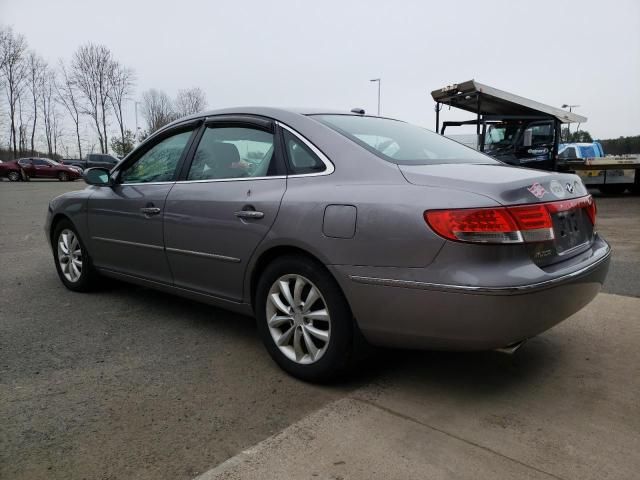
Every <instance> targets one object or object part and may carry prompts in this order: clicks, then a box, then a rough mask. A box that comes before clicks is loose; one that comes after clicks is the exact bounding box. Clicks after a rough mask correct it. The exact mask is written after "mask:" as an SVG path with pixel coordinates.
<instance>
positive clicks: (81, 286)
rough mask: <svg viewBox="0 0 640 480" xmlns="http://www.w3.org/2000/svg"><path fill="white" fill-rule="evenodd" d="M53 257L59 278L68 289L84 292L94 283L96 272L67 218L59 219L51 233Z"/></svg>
mask: <svg viewBox="0 0 640 480" xmlns="http://www.w3.org/2000/svg"><path fill="white" fill-rule="evenodd" d="M52 241H53V258H54V260H55V263H56V270H57V272H58V276H59V277H60V280H61V281H62V283H63V284H64V286H65V287H67V288H68V289H69V290H73V291H75V292H86V291H88V290H90V289H91V288H92V287H93V286H94V284H95V276H96V273H95V271H94V269H93V265H92V264H91V258H90V257H89V254H88V253H87V249H86V248H85V246H84V243H83V242H82V240H81V239H80V236H79V235H78V232H77V231H76V229H75V227H74V226H73V225H72V224H71V222H69V221H68V220H62V221H60V222H59V223H58V224H57V225H56V227H55V230H54V233H53V238H52Z"/></svg>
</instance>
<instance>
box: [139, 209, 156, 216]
mask: <svg viewBox="0 0 640 480" xmlns="http://www.w3.org/2000/svg"><path fill="white" fill-rule="evenodd" d="M140 211H141V212H142V213H144V214H145V215H147V216H150V215H157V214H159V213H160V209H159V208H158V207H142V208H141V209H140Z"/></svg>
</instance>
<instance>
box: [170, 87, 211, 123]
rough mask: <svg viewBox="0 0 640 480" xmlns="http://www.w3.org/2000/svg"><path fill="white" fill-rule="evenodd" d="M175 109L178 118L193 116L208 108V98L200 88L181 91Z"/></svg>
mask: <svg viewBox="0 0 640 480" xmlns="http://www.w3.org/2000/svg"><path fill="white" fill-rule="evenodd" d="M173 107H174V112H175V114H176V117H186V116H187V115H193V114H194V113H199V112H202V111H203V110H204V109H205V108H207V96H206V95H205V93H204V92H203V91H202V89H201V88H198V87H194V88H189V89H186V90H179V91H178V95H177V96H176V101H175V102H174V105H173Z"/></svg>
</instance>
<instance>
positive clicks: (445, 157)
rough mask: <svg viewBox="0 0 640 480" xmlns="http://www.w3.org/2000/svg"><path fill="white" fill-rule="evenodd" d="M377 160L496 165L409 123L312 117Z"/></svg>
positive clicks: (347, 116)
mask: <svg viewBox="0 0 640 480" xmlns="http://www.w3.org/2000/svg"><path fill="white" fill-rule="evenodd" d="M312 117H313V118H315V119H316V120H318V121H320V122H321V123H323V124H325V125H327V126H328V127H330V128H332V129H334V130H335V131H337V132H339V133H341V134H342V135H344V136H345V137H347V138H349V139H351V140H353V141H354V142H356V143H357V144H359V145H361V146H362V147H364V148H366V149H367V150H369V151H370V152H372V153H374V154H376V155H377V156H379V157H380V158H382V159H384V160H387V161H389V162H393V163H396V164H399V165H431V164H438V163H499V162H497V161H496V160H493V159H492V158H490V157H488V156H486V155H483V154H481V153H479V152H477V151H475V150H473V149H472V148H469V147H466V146H464V145H462V144H460V143H458V142H454V141H453V140H450V139H448V138H446V137H443V136H442V135H438V134H437V133H434V132H431V131H429V130H426V129H424V128H420V127H417V126H415V125H411V124H409V123H405V122H400V121H398V120H391V119H388V118H379V117H365V116H361V115H312Z"/></svg>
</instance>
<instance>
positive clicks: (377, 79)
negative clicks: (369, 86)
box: [369, 78, 382, 116]
mask: <svg viewBox="0 0 640 480" xmlns="http://www.w3.org/2000/svg"><path fill="white" fill-rule="evenodd" d="M369 81H370V82H377V83H378V116H380V84H381V83H382V80H381V79H380V78H372V79H371V80H369Z"/></svg>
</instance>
